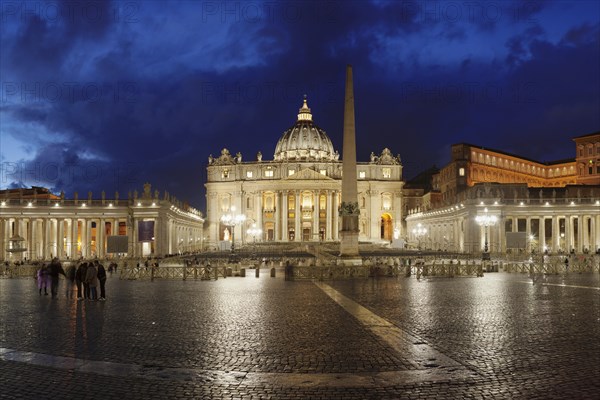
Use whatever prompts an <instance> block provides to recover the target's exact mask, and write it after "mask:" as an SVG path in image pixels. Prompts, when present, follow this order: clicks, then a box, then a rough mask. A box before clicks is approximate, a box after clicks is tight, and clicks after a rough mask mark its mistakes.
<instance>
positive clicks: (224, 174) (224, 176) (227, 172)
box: [221, 169, 229, 178]
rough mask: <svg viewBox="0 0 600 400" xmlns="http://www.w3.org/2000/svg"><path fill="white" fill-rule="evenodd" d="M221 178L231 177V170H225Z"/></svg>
mask: <svg viewBox="0 0 600 400" xmlns="http://www.w3.org/2000/svg"><path fill="white" fill-rule="evenodd" d="M221 178H229V170H228V169H224V170H223V172H222V173H221Z"/></svg>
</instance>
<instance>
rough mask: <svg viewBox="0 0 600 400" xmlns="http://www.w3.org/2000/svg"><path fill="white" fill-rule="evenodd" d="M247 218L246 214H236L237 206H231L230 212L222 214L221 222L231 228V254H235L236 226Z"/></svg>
mask: <svg viewBox="0 0 600 400" xmlns="http://www.w3.org/2000/svg"><path fill="white" fill-rule="evenodd" d="M245 220H246V216H245V215H244V214H236V212H235V206H231V208H230V209H229V213H228V214H225V215H223V216H221V223H223V225H225V226H228V227H229V228H230V229H231V255H234V254H235V227H236V226H238V225H240V224H242V223H243V222H244V221H245Z"/></svg>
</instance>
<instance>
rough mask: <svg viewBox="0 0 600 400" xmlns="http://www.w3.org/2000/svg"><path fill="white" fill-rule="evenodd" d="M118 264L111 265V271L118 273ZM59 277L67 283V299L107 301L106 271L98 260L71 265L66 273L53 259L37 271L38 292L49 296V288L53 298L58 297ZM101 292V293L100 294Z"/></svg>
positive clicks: (56, 259)
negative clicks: (63, 278) (61, 276)
mask: <svg viewBox="0 0 600 400" xmlns="http://www.w3.org/2000/svg"><path fill="white" fill-rule="evenodd" d="M116 269H117V268H116V264H115V265H113V264H111V265H110V266H109V270H110V271H111V272H112V271H115V272H116ZM59 275H63V276H64V277H65V281H66V290H65V294H66V296H67V298H70V299H74V298H75V296H77V300H78V301H83V300H90V301H105V300H106V277H107V276H106V269H105V268H104V265H102V264H101V263H100V261H98V260H94V261H85V260H81V261H80V262H78V263H77V264H75V263H71V265H69V266H68V267H67V270H66V271H65V270H64V269H63V267H62V264H61V263H60V261H59V259H58V258H56V257H55V258H53V259H52V261H51V262H50V263H49V264H42V266H41V267H40V268H39V269H38V270H37V272H36V276H35V278H36V279H37V285H38V292H39V295H40V296H41V295H42V289H43V291H44V295H48V288H49V289H50V294H51V295H52V298H56V297H58V285H59ZM98 291H99V293H98Z"/></svg>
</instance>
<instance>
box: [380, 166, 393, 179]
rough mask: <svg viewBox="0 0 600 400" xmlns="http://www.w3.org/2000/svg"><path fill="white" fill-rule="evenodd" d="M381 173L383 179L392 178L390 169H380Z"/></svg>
mask: <svg viewBox="0 0 600 400" xmlns="http://www.w3.org/2000/svg"><path fill="white" fill-rule="evenodd" d="M381 171H382V172H383V177H384V178H391V177H392V170H391V168H382V169H381Z"/></svg>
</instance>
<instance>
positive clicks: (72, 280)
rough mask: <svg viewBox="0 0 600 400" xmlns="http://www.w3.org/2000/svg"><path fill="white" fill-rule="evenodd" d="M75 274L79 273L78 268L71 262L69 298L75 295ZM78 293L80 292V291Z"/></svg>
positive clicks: (68, 279) (68, 287)
mask: <svg viewBox="0 0 600 400" xmlns="http://www.w3.org/2000/svg"><path fill="white" fill-rule="evenodd" d="M75 275H77V268H75V264H73V263H71V265H69V267H68V268H67V290H66V294H67V299H72V298H74V297H75ZM77 293H78V294H79V292H77Z"/></svg>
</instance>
